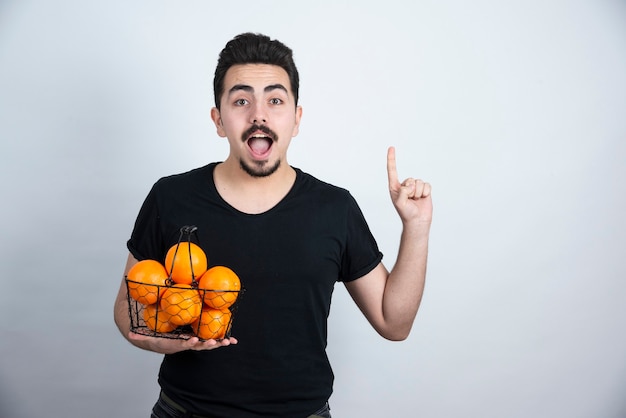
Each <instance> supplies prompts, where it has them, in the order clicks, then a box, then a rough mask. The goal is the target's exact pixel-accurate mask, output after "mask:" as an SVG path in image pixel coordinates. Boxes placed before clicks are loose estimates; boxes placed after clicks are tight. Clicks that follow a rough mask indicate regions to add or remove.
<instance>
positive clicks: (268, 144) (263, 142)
mask: <svg viewBox="0 0 626 418" xmlns="http://www.w3.org/2000/svg"><path fill="white" fill-rule="evenodd" d="M247 142H248V148H250V150H251V151H252V153H253V154H254V155H255V156H258V157H262V156H264V155H266V154H267V153H268V152H269V150H270V148H272V144H273V143H274V141H273V140H272V138H271V137H269V136H267V135H265V134H254V135H252V136H251V137H250V138H248V141H247Z"/></svg>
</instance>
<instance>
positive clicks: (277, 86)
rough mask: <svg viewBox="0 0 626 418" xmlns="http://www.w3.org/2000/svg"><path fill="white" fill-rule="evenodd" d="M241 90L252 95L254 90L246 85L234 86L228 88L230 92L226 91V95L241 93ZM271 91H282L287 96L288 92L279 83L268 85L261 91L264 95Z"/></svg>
mask: <svg viewBox="0 0 626 418" xmlns="http://www.w3.org/2000/svg"><path fill="white" fill-rule="evenodd" d="M241 90H242V91H245V92H247V93H254V88H252V86H249V85H247V84H235V85H234V86H232V87H231V88H230V90H228V94H229V95H231V94H233V93H234V92H236V91H241ZM273 90H283V91H284V92H285V93H287V94H289V91H288V90H287V88H286V87H285V86H283V85H282V84H280V83H277V84H270V85H269V86H266V87H265V88H264V89H263V91H265V92H266V93H269V92H270V91H273Z"/></svg>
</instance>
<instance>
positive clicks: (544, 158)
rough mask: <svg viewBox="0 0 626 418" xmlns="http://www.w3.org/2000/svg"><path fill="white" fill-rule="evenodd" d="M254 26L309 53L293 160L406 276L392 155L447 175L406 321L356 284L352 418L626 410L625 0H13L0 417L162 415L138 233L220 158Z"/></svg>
mask: <svg viewBox="0 0 626 418" xmlns="http://www.w3.org/2000/svg"><path fill="white" fill-rule="evenodd" d="M313 3H314V4H315V5H313ZM244 31H259V32H264V33H267V34H269V35H270V36H272V37H275V38H278V39H281V40H282V41H283V42H285V43H286V44H287V45H289V46H291V47H292V48H293V49H294V50H295V58H296V62H297V64H298V66H299V68H300V72H301V79H302V82H301V104H302V105H303V107H304V119H303V124H302V128H301V131H300V135H299V136H298V137H297V138H296V139H295V140H294V142H293V143H292V150H291V154H290V163H291V164H293V165H295V166H298V167H300V168H302V169H304V170H306V171H309V172H311V173H312V174H314V175H316V176H317V177H319V178H321V179H323V180H327V181H330V182H332V183H336V184H338V185H341V186H344V187H346V188H348V189H350V190H351V191H352V193H353V194H354V195H355V196H356V198H357V199H358V201H359V202H360V204H361V206H362V209H363V211H364V212H365V214H366V217H367V218H368V220H369V222H370V226H371V228H372V230H373V232H374V234H375V235H376V236H377V238H378V240H379V245H380V247H381V249H382V250H383V252H384V253H385V261H386V264H387V265H388V266H389V267H391V266H392V265H393V262H394V258H395V252H396V250H397V242H398V236H399V231H400V229H399V228H400V225H399V221H398V219H397V216H396V214H395V212H394V210H393V208H392V206H391V203H390V202H389V199H388V195H387V190H386V173H385V150H386V148H387V146H389V145H395V146H396V147H397V150H398V165H399V170H400V175H401V176H402V177H407V176H416V177H423V178H425V179H428V180H429V181H430V182H431V183H432V184H433V187H434V192H433V196H434V199H435V220H434V224H433V228H432V240H431V254H430V264H429V274H428V283H427V288H426V294H425V297H424V301H423V304H422V308H421V311H420V313H419V315H418V319H417V321H416V323H415V328H414V331H413V333H412V334H411V336H410V338H409V339H408V340H407V341H405V342H403V343H391V342H388V341H385V340H383V339H381V338H379V337H378V336H377V335H376V334H375V333H374V331H373V330H372V329H371V328H370V327H369V325H368V324H367V323H366V321H365V320H364V319H363V318H362V316H361V315H360V313H359V312H358V310H357V309H356V307H355V306H354V305H353V303H352V302H351V301H350V300H349V297H348V296H347V295H346V292H345V290H344V289H343V288H342V287H340V286H339V287H337V291H336V292H335V300H334V305H333V311H332V314H331V318H330V321H331V331H330V338H329V353H330V356H331V360H332V362H333V364H334V367H335V372H336V386H335V394H334V395H333V397H332V398H331V406H332V408H333V413H334V416H336V417H338V418H342V417H343V418H350V417H356V416H363V417H418V416H419V417H426V418H447V417H472V418H487V417H493V418H501V417H510V418H518V417H519V418H521V417H534V418H540V417H546V418H548V417H550V418H552V417H568V418H576V417H580V418H586V417H590V418H591V417H593V418H597V417H601V418H618V417H624V416H626V400H625V398H624V393H625V390H626V332H625V331H626V281H625V280H624V279H625V274H626V221H625V220H624V211H625V210H626V197H625V193H624V191H625V187H624V179H626V149H625V148H626V145H625V140H626V81H625V80H626V79H625V75H626V3H624V2H623V1H618V0H613V1H610V0H577V1H565V0H545V1H536V0H535V1H533V0H530V1H515V0H513V1H495V0H491V1H490V0H477V1H474V2H464V1H454V0H444V1H415V2H408V1H406V2H404V1H393V0H392V1H385V2H378V1H377V2H372V1H363V0H360V1H356V0H355V1H352V2H345V1H316V2H306V3H305V2H295V1H269V0H268V1H263V2H259V1H247V0H240V1H236V2H235V1H233V2H219V3H218V2H209V1H185V2H174V1H171V2H164V1H133V2H126V1H119V0H116V1H107V2H92V1H79V0H76V1H55V2H47V1H36V0H22V1H17V0H14V1H11V0H9V1H7V0H5V1H2V2H0V139H1V142H0V144H1V145H0V146H1V148H0V195H1V196H2V206H1V207H2V216H1V217H0V228H1V229H0V240H1V241H0V250H1V251H0V257H1V258H0V266H2V274H1V276H0V281H1V283H2V287H1V289H0V332H1V335H0V416H2V417H7V418H26V417H35V416H50V417H66V418H69V417H84V416H89V417H103V418H108V417H129V418H134V417H139V416H148V415H149V409H150V408H151V406H152V404H153V402H154V400H155V399H156V396H157V391H158V389H157V385H156V375H157V371H158V365H159V362H160V357H159V356H157V355H155V354H151V353H148V352H143V351H141V350H138V349H136V348H134V347H132V346H130V345H129V344H128V343H126V342H125V341H124V340H123V339H122V337H121V336H120V335H119V334H118V332H117V330H116V329H115V327H114V324H113V319H112V304H113V300H114V298H115V294H116V291H117V287H118V285H119V281H120V278H121V274H122V270H123V265H124V261H125V257H126V254H127V252H126V248H125V242H126V239H127V238H128V236H129V233H130V230H131V228H132V224H133V222H134V219H135V216H136V214H137V211H138V209H139V205H140V204H141V202H142V201H143V198H144V197H145V194H146V193H147V192H148V190H149V188H150V186H151V185H152V183H153V182H154V181H155V180H156V179H157V178H158V177H160V176H163V175H166V174H171V173H175V172H180V171H185V170H187V169H189V168H193V167H197V166H200V165H203V164H205V163H207V162H209V161H215V160H221V159H223V158H224V157H225V155H226V152H227V147H226V144H225V141H224V140H223V139H220V138H218V137H217V136H216V135H215V132H214V128H213V125H212V122H211V121H210V118H209V110H210V108H211V106H212V75H213V71H214V67H215V63H216V60H217V55H218V53H219V51H220V50H221V48H222V47H223V45H224V44H225V43H226V42H227V41H228V40H229V39H230V38H232V37H233V36H234V35H236V34H238V33H240V32H244ZM85 295H87V297H85Z"/></svg>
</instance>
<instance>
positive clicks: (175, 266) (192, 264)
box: [165, 241, 208, 284]
mask: <svg viewBox="0 0 626 418" xmlns="http://www.w3.org/2000/svg"><path fill="white" fill-rule="evenodd" d="M207 266H208V260H207V256H206V254H205V253H204V251H202V248H200V247H199V246H198V245H196V244H194V243H193V242H189V241H182V242H180V243H179V244H175V245H172V247H171V248H170V249H169V250H168V251H167V254H166V255H165V269H166V270H167V272H168V273H169V274H170V276H171V278H172V280H173V281H174V282H175V283H179V284H191V283H192V282H193V279H196V280H197V279H198V278H199V277H200V276H202V274H204V272H205V271H206V269H207Z"/></svg>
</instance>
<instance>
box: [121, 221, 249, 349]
mask: <svg viewBox="0 0 626 418" xmlns="http://www.w3.org/2000/svg"><path fill="white" fill-rule="evenodd" d="M196 230H197V228H196V227H195V226H184V227H182V228H181V229H180V236H179V239H178V242H177V243H176V244H175V245H173V246H172V247H171V248H170V249H169V251H168V252H167V255H166V257H165V260H164V263H163V264H161V263H160V262H159V261H157V260H142V261H140V262H138V263H137V264H135V265H134V266H133V267H132V268H131V269H130V270H129V271H128V274H127V275H126V277H125V281H126V289H127V294H128V296H127V298H128V313H129V316H130V329H131V331H132V332H135V333H138V334H143V335H148V336H153V337H162V338H174V339H187V338H190V337H191V336H197V337H198V338H200V339H201V340H209V339H216V340H220V339H223V338H228V337H230V335H231V331H232V325H233V319H234V313H235V311H236V308H237V305H238V303H239V300H240V298H241V295H242V294H243V288H242V287H241V282H240V280H239V277H238V276H237V275H236V274H235V272H234V271H232V270H231V269H230V268H228V267H226V266H213V267H211V268H208V266H209V264H208V261H209V260H208V258H207V256H206V254H205V253H204V251H203V250H202V249H201V248H200V246H199V245H198V244H196V243H195V242H193V241H194V238H196V241H197V237H196Z"/></svg>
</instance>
